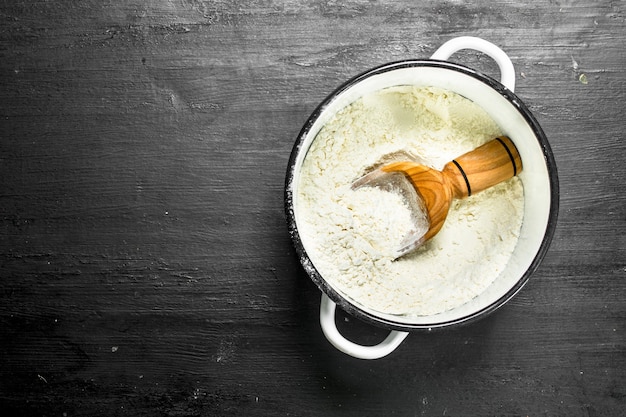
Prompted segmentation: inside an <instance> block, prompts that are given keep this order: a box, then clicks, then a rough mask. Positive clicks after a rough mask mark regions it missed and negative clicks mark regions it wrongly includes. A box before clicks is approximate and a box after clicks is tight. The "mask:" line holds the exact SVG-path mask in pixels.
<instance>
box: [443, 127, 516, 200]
mask: <svg viewBox="0 0 626 417" xmlns="http://www.w3.org/2000/svg"><path fill="white" fill-rule="evenodd" d="M520 172H522V158H521V157H520V155H519V152H518V151H517V148H516V147H515V144H514V143H513V141H511V139H509V138H507V137H506V136H500V137H497V138H495V139H493V140H491V141H489V142H487V143H485V144H484V145H482V146H479V147H478V148H476V149H474V150H473V151H470V152H468V153H466V154H463V155H461V156H459V157H458V158H455V159H453V160H452V161H450V162H448V163H447V164H446V165H445V166H444V168H443V170H442V173H443V175H444V177H445V178H446V180H447V182H448V183H449V185H450V187H451V189H452V194H453V195H454V196H455V197H456V198H464V197H469V196H470V195H472V194H476V193H477V192H479V191H482V190H484V189H487V188H489V187H492V186H494V185H496V184H498V183H500V182H502V181H505V180H508V179H509V178H511V177H513V176H515V175H517V174H519V173H520Z"/></svg>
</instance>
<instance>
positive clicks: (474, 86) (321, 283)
mask: <svg viewBox="0 0 626 417" xmlns="http://www.w3.org/2000/svg"><path fill="white" fill-rule="evenodd" d="M462 49H474V50H477V51H480V52H482V53H485V54H486V55H488V56H490V57H491V58H493V59H494V60H495V62H496V63H497V64H498V66H499V68H500V81H497V80H494V79H493V78H490V77H488V76H486V75H483V74H481V73H478V72H476V71H475V70H472V69H470V68H467V67H465V66H462V65H459V64H455V63H451V62H448V61H446V60H447V59H448V58H449V57H450V56H451V55H452V54H453V53H455V52H457V51H459V50H462ZM399 85H415V86H433V87H439V88H443V89H446V90H450V91H453V92H455V93H457V94H460V95H462V96H464V97H466V98H468V99H470V100H472V101H473V102H475V103H476V104H478V105H479V106H480V107H482V109H483V110H485V111H486V112H487V114H489V116H490V117H491V118H492V119H493V120H494V121H495V122H496V123H497V124H498V126H499V127H500V128H501V130H502V133H503V134H504V135H507V136H509V137H511V138H512V139H514V142H515V144H516V146H517V148H518V151H519V153H520V156H521V158H522V161H523V164H524V170H523V172H522V173H521V174H520V175H519V177H520V179H521V181H522V184H523V187H524V218H523V223H522V228H521V231H520V237H519V239H518V242H517V245H516V247H515V250H514V251H513V254H512V256H511V259H510V261H509V262H508V264H507V266H506V268H505V269H504V270H503V271H502V272H501V274H500V275H499V276H498V277H497V278H496V279H495V281H494V282H493V283H492V284H491V285H490V286H489V287H488V288H487V289H486V290H485V291H484V292H482V293H481V294H479V295H478V296H476V297H475V298H474V299H472V300H471V301H469V302H467V303H465V304H463V305H461V306H459V307H456V308H453V309H451V310H448V311H444V312H441V313H438V314H434V315H429V316H401V315H392V314H385V313H381V312H378V311H374V310H372V309H370V308H368V307H366V306H363V305H361V304H359V303H358V301H357V300H353V299H351V298H349V297H347V296H346V295H345V294H343V293H342V292H341V291H340V290H338V289H337V288H334V287H333V285H332V284H331V283H329V282H328V281H326V280H325V279H324V277H323V276H322V275H321V274H320V273H319V272H318V270H317V269H316V267H315V264H314V262H313V261H312V260H311V258H310V257H309V256H308V254H307V248H309V247H311V246H310V245H311V242H309V241H308V238H307V237H306V236H302V235H301V234H300V233H299V232H298V225H299V223H300V221H301V219H300V217H299V216H301V213H300V211H299V210H298V199H297V187H298V183H299V178H300V170H301V167H302V163H303V161H304V158H305V157H306V154H307V151H308V149H309V148H310V147H311V144H312V143H313V141H314V140H315V137H316V136H317V134H318V132H319V131H320V129H321V128H322V127H323V126H324V125H325V124H326V123H327V122H328V121H329V120H330V118H331V117H332V116H333V115H334V114H335V113H337V112H338V111H339V110H340V109H342V108H344V107H345V106H347V105H349V104H350V103H352V102H353V101H355V100H357V99H358V98H360V97H361V96H363V95H365V94H369V93H372V92H375V91H378V90H381V89H385V88H389V87H393V86H399ZM514 88H515V71H514V68H513V64H512V62H511V60H510V59H509V57H508V56H507V55H506V53H504V52H503V51H502V50H501V49H500V48H498V47H497V46H495V45H493V44H492V43H489V42H487V41H485V40H483V39H479V38H474V37H460V38H454V39H451V40H450V41H448V42H446V43H445V44H443V45H442V46H441V47H440V48H439V49H438V50H437V51H436V52H435V53H434V54H433V55H432V56H431V58H430V59H423V60H406V61H400V62H395V63H390V64H386V65H382V66H380V67H377V68H373V69H371V70H369V71H367V72H365V73H363V74H361V75H358V76H356V77H354V78H352V79H351V80H348V81H347V82H346V83H345V84H343V85H342V86H340V87H339V88H338V89H337V90H336V91H334V92H333V93H331V94H330V95H329V96H328V97H327V98H326V100H324V101H323V102H322V103H321V104H320V105H319V106H318V107H317V109H316V110H315V111H314V112H313V114H312V115H311V116H310V117H309V119H308V120H307V122H306V123H305V125H304V127H303V128H302V130H301V132H300V134H299V135H298V138H297V140H296V143H295V145H294V148H293V151H292V153H291V158H290V161H289V167H288V171H287V177H286V181H285V210H286V216H287V221H288V226H289V232H290V234H291V237H292V240H293V244H294V246H295V249H296V252H297V254H298V256H299V258H300V262H301V263H302V266H303V267H304V270H305V271H306V272H307V274H308V275H309V276H310V278H311V279H312V280H313V281H314V282H315V284H316V285H317V286H318V287H319V288H320V290H321V291H322V301H321V307H320V324H321V326H322V330H323V332H324V335H325V336H326V338H327V339H328V340H329V341H330V343H332V345H333V346H335V347H336V348H337V349H339V350H340V351H342V352H345V353H346V354H348V355H351V356H353V357H356V358H361V359H377V358H381V357H383V356H385V355H388V354H389V353H391V352H393V351H394V349H396V348H397V347H398V346H399V345H400V344H401V343H402V341H403V340H404V339H405V338H406V336H407V335H408V332H409V331H413V330H416V331H417V330H431V329H436V328H445V327H449V326H454V325H459V324H462V323H467V322H470V321H473V320H476V319H478V318H481V317H484V316H486V315H487V314H489V313H491V312H493V311H494V310H496V309H497V308H498V307H500V306H502V305H503V304H504V303H506V302H507V301H508V300H510V299H511V298H512V297H513V296H514V295H515V294H517V292H518V291H519V290H520V289H521V288H522V287H523V285H524V284H525V283H526V282H527V281H528V279H529V277H530V275H531V274H532V273H533V272H534V271H535V270H536V269H537V267H538V266H539V263H540V262H541V260H542V258H543V257H544V256H545V254H546V252H547V250H548V246H549V244H550V241H551V239H552V236H553V234H554V229H555V227H556V218H557V212H558V201H559V190H558V179H557V170H556V165H555V161H554V157H553V155H552V151H551V150H550V146H549V144H548V140H547V139H546V136H545V134H544V133H543V130H542V129H541V127H540V126H539V123H538V122H537V120H536V119H535V117H534V116H533V115H532V114H531V113H530V111H529V110H528V108H527V107H526V106H525V105H524V104H523V103H522V101H521V100H520V99H519V98H518V97H517V96H516V95H515V94H514V93H513V90H514ZM337 304H339V306H340V307H341V308H342V309H344V310H345V311H347V312H349V313H350V314H352V315H354V316H355V317H358V318H359V319H361V320H364V321H366V322H369V323H372V324H374V325H376V326H379V327H384V328H387V329H389V330H390V333H389V336H388V337H387V338H386V339H385V340H384V341H382V342H381V343H379V344H377V345H374V346H362V345H359V344H356V343H354V342H352V341H349V340H347V339H346V338H345V337H343V336H342V335H341V334H340V333H339V331H338V330H337V327H336V325H335V308H336V306H337Z"/></svg>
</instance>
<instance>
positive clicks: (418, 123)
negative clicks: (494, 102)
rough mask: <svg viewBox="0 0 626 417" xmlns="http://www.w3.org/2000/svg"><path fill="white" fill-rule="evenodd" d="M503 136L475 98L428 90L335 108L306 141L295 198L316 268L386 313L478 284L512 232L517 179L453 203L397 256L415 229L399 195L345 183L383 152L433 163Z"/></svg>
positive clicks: (438, 306) (455, 295)
mask: <svg viewBox="0 0 626 417" xmlns="http://www.w3.org/2000/svg"><path fill="white" fill-rule="evenodd" d="M501 134H502V132H501V131H500V129H499V128H498V126H497V125H496V124H495V122H493V120H491V118H490V117H489V116H488V115H487V114H486V113H485V112H484V111H483V110H482V109H481V108H480V107H478V106H477V105H476V104H474V103H473V102H471V101H469V100H467V99H465V98H463V97H461V96H459V95H457V94H455V93H452V92H450V91H447V90H442V89H437V88H432V87H413V86H401V87H394V88H388V89H385V90H381V91H378V92H375V93H372V94H369V95H366V96H364V97H362V98H360V99H358V100H357V101H355V102H354V103H352V104H350V105H349V106H347V107H345V108H344V109H342V110H341V111H339V112H338V113H337V114H336V115H335V116H334V117H333V118H332V119H331V120H330V121H329V122H328V123H327V124H326V125H325V126H324V127H323V128H322V129H321V131H320V132H319V133H318V135H317V137H316V138H315V140H314V142H313V144H312V145H311V147H310V149H309V151H308V153H307V155H306V157H305V160H304V163H303V166H302V171H301V175H300V181H299V185H298V189H297V190H298V191H297V196H296V198H297V210H298V214H297V216H298V220H299V231H300V236H301V238H302V241H303V244H304V246H305V249H306V251H307V253H308V255H309V257H310V258H311V261H312V262H313V265H315V267H316V269H317V270H318V272H319V273H320V274H321V275H322V277H323V278H324V279H325V280H326V281H327V282H328V283H329V284H330V285H331V286H333V288H335V289H336V290H337V291H339V292H340V293H341V294H342V295H343V296H344V297H346V298H349V299H352V300H353V301H354V302H355V303H356V304H360V305H363V306H365V307H368V308H370V309H373V310H376V311H380V312H383V313H389V314H399V315H414V316H423V315H432V314H436V313H439V312H442V311H446V310H449V309H453V308H455V307H458V306H460V305H462V304H464V303H466V302H468V301H470V300H471V299H472V298H474V297H476V296H477V295H478V294H480V293H481V292H482V291H484V290H485V289H486V288H487V287H488V286H489V285H490V284H491V283H492V282H493V281H494V280H495V279H496V278H497V276H498V275H499V274H500V272H501V271H502V270H503V269H504V267H505V266H506V264H507V262H508V260H509V258H510V256H511V253H512V252H513V249H514V248H515V245H516V243H517V239H518V237H519V231H520V228H521V224H522V218H523V205H524V195H523V187H522V183H521V181H520V180H519V178H517V177H513V178H511V179H510V180H507V181H505V182H503V183H501V184H498V185H496V186H495V187H492V188H490V189H487V190H485V191H482V192H480V193H478V194H476V195H473V196H471V197H469V198H467V199H464V200H455V201H453V203H452V207H451V208H450V212H449V213H448V218H447V220H446V222H445V224H444V226H443V228H442V230H441V231H440V232H439V233H438V234H437V235H436V236H435V237H434V238H432V239H431V240H430V241H429V242H427V243H426V244H425V245H424V246H422V247H421V248H419V249H418V250H417V251H415V252H413V253H411V254H408V255H406V256H404V257H402V258H400V259H398V260H394V250H395V249H397V247H398V245H399V244H400V242H401V241H402V239H403V238H404V236H405V235H406V234H407V232H408V231H409V230H411V228H412V227H413V220H412V218H411V209H410V207H409V205H408V203H407V201H406V199H405V198H404V197H402V196H401V195H400V194H399V193H394V192H389V191H386V190H383V189H381V188H378V187H362V188H359V189H357V190H352V189H351V188H350V185H351V183H352V182H353V181H354V180H355V179H356V178H358V177H360V176H361V175H363V174H364V173H366V172H367V171H368V170H371V168H372V167H373V166H375V165H376V164H377V163H378V161H380V159H381V158H383V157H384V156H385V155H390V154H394V153H397V152H407V153H410V154H414V155H420V157H422V158H423V159H424V160H425V161H428V162H429V165H430V166H432V167H433V168H436V169H439V170H440V169H442V168H443V165H444V164H445V163H447V162H448V161H450V160H452V159H454V158H455V157H457V156H459V155H462V154H464V153H466V152H468V151H470V150H473V149H475V148H476V147H478V146H480V145H482V144H483V143H485V142H487V141H489V140H491V139H493V138H494V137H496V136H499V135H501Z"/></svg>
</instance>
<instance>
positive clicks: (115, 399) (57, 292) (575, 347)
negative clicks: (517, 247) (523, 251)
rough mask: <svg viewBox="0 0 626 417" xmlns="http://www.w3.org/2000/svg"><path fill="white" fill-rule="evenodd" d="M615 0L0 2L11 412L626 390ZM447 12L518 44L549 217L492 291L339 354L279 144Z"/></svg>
mask: <svg viewBox="0 0 626 417" xmlns="http://www.w3.org/2000/svg"><path fill="white" fill-rule="evenodd" d="M625 8H626V4H625V3H624V2H623V1H609V0H602V1H596V2H583V1H537V2H531V1H516V2H513V1H508V0H507V1H503V0H498V1H495V2H494V1H486V0H483V1H478V2H473V3H472V4H467V3H465V2H457V1H447V2H441V1H434V0H427V1H423V2H414V1H408V0H403V1H394V2H392V1H361V0H350V1H345V2H339V1H323V0H318V1H309V2H303V1H293V0H288V1H274V0H268V1H255V0H244V1H239V2H224V1H216V2H212V1H202V0H177V1H147V0H126V1H117V2H111V1H104V2H103V1H95V0H87V1H81V2H75V1H55V2H47V1H46V2H43V1H21V2H9V1H6V2H1V3H0V178H2V180H1V181H0V404H1V405H2V408H3V410H7V411H6V412H5V414H4V415H9V414H10V415H20V416H24V415H42V416H43V415H67V416H72V415H106V416H116V415H133V416H134V415H137V416H141V415H146V416H148V415H149V416H153V415H169V416H200V415H203V416H204V415H215V416H230V415H233V416H234V415H237V416H239V415H249V416H288V415H293V416H319V415H342V416H364V415H372V416H375V415H376V416H377V415H399V416H415V415H446V416H458V415H472V416H494V415H502V416H526V415H528V416H537V415H546V416H561V415H562V416H620V415H624V412H625V410H626V388H625V387H626V336H625V334H626V333H625V332H626V327H625V325H624V324H625V319H626V302H625V300H624V294H626V238H625V237H624V236H625V232H626V197H625V196H624V195H625V192H626V185H625V184H626V170H624V168H623V161H624V158H625V157H626V141H625V140H624V139H625V138H624V133H623V131H624V128H623V115H624V111H625V110H626V104H625V103H626V77H625V76H624V68H625V66H626V52H625V51H624V40H625V39H626V23H625V21H624V12H625V10H624V9H625ZM459 35H473V36H479V37H483V38H485V39H487V40H490V41H492V42H494V43H496V44H498V45H500V46H501V47H502V48H503V49H504V50H505V51H506V52H507V53H508V54H509V56H510V57H511V58H512V60H513V63H514V65H515V68H516V71H517V75H518V79H517V88H516V93H517V94H518V96H519V97H520V98H521V99H522V100H523V101H524V102H525V103H526V104H527V105H528V106H529V108H530V109H531V111H532V112H533V113H534V114H535V116H536V117H537V118H538V120H539V122H540V123H541V125H542V127H543V129H544V130H545V132H546V134H547V136H548V138H549V140H550V144H551V146H552V148H553V151H554V154H555V158H556V160H557V164H558V169H559V178H560V212H559V222H558V227H557V231H556V235H555V238H554V241H553V243H552V245H551V248H550V251H549V252H548V255H547V256H546V258H545V260H544V261H543V263H542V264H541V266H540V267H539V269H538V270H537V271H536V273H535V274H534V275H533V277H532V279H531V280H530V282H529V283H528V285H527V286H526V287H525V288H524V289H523V290H522V291H521V292H520V293H519V295H518V296H517V297H516V298H514V299H513V300H512V301H511V302H510V303H509V304H507V305H506V306H505V307H503V308H502V309H501V310H499V311H498V312H496V313H495V314H493V315H492V316H490V317H488V318H486V319H485V320H482V321H480V322H477V323H475V324H472V325H469V326H466V327H462V328H458V329H454V330H450V331H441V332H433V333H432V334H420V333H418V334H413V335H410V337H409V338H408V339H407V340H406V341H405V343H404V344H403V345H402V346H401V347H400V348H399V349H398V350H397V351H396V352H394V353H393V354H392V355H391V356H389V357H387V358H385V359H383V360H379V361H359V360H353V359H351V358H349V357H346V356H345V355H343V354H341V353H339V352H337V351H335V350H334V349H333V348H332V347H331V346H330V345H329V344H328V343H327V342H326V341H325V339H324V337H323V335H322V334H321V331H320V329H319V324H318V316H317V314H318V308H319V295H320V293H319V291H318V290H317V288H316V287H315V286H314V285H313V284H312V283H311V281H310V280H309V279H308V278H307V276H306V274H305V273H304V272H303V271H302V269H301V268H300V266H299V263H298V260H297V259H296V257H295V254H294V250H293V249H292V246H291V242H290V240H289V236H288V233H287V228H286V226H285V222H284V216H283V182H284V176H285V171H286V167H287V161H288V158H289V153H290V151H291V147H292V146H293V143H294V140H295V137H296V135H297V133H298V132H299V130H300V128H301V127H302V125H303V123H304V122H305V120H306V118H307V117H308V115H309V114H310V113H311V112H312V111H313V110H314V108H315V107H316V106H317V104H318V103H319V102H320V101H321V100H322V99H323V98H324V97H325V96H326V95H327V94H328V93H330V92H331V91H332V90H333V89H335V88H336V87H338V86H339V85H340V84H341V83H342V82H343V81H345V80H346V79H348V78H349V77H352V76H354V75H356V74H358V73H360V72H362V71H365V70H367V69H369V68H371V67H373V66H376V65H379V64H382V63H385V62H390V61H395V60H400V59H405V58H425V57H428V56H429V55H430V54H431V53H432V52H434V50H435V49H436V48H437V47H438V46H439V45H440V44H442V43H443V42H444V41H446V40H448V39H450V38H452V37H454V36H459ZM452 59H453V60H454V61H457V62H460V63H463V64H466V65H468V66H470V67H473V68H476V69H477V70H479V71H482V72H484V73H486V74H489V75H493V76H496V77H497V67H496V65H495V64H494V63H493V62H491V60H490V59H489V58H487V57H485V56H483V55H481V54H478V53H475V52H472V51H462V52H459V53H458V54H455V55H454V56H453V58H452ZM338 322H339V323H338V324H339V326H340V327H341V329H342V331H344V332H345V333H347V334H348V335H350V337H353V338H354V339H356V340H358V341H361V342H363V343H368V342H369V343H373V342H375V341H377V340H381V339H382V338H383V337H384V335H385V331H383V330H379V329H375V328H372V327H370V326H368V325H365V324H363V323H360V322H358V321H357V320H355V319H352V318H351V317H349V316H346V315H344V314H343V313H340V317H339V318H338Z"/></svg>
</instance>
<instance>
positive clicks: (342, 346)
mask: <svg viewBox="0 0 626 417" xmlns="http://www.w3.org/2000/svg"><path fill="white" fill-rule="evenodd" d="M336 307H337V305H336V304H335V303H334V302H333V301H332V300H331V299H330V298H328V296H327V295H326V294H322V301H321V304H320V324H321V325H322V331H323V332H324V336H326V339H328V341H329V342H330V343H331V344H332V345H333V346H334V347H336V348H337V349H339V350H340V351H342V352H343V353H346V354H348V355H350V356H352V357H355V358H358V359H379V358H382V357H383V356H387V355H388V354H390V353H391V352H393V351H394V350H395V349H396V348H397V347H398V346H400V343H402V341H403V340H404V339H405V338H406V337H407V335H408V333H407V332H400V331H397V330H392V331H391V332H390V333H389V336H387V338H386V339H385V340H383V341H382V342H380V343H379V344H377V345H373V346H363V345H358V344H356V343H354V342H351V341H349V340H348V339H346V338H345V337H343V336H342V335H341V333H339V330H337V325H336V324H335V310H336Z"/></svg>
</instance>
